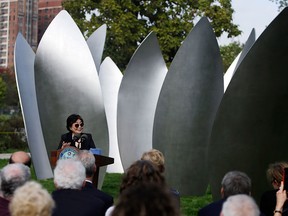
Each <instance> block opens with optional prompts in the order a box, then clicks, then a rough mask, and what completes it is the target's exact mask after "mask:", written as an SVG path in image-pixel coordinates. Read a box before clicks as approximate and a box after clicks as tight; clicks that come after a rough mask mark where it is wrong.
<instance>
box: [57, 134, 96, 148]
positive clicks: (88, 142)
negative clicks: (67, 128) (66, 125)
mask: <svg viewBox="0 0 288 216" xmlns="http://www.w3.org/2000/svg"><path fill="white" fill-rule="evenodd" d="M83 135H85V138H83V139H82V143H81V148H80V149H81V150H83V149H85V150H89V149H90V148H95V144H94V141H93V139H92V135H91V134H89V133H81V134H80V136H83ZM63 142H70V143H71V144H70V146H74V147H76V146H75V141H74V140H73V139H72V133H71V132H69V133H66V134H62V135H61V140H60V142H59V145H58V148H57V149H61V147H62V143H63Z"/></svg>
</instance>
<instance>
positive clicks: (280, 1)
mask: <svg viewBox="0 0 288 216" xmlns="http://www.w3.org/2000/svg"><path fill="white" fill-rule="evenodd" d="M270 1H272V2H275V3H276V4H277V5H278V7H279V10H281V9H283V8H284V7H287V6H288V0H270Z"/></svg>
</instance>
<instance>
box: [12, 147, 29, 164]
mask: <svg viewBox="0 0 288 216" xmlns="http://www.w3.org/2000/svg"><path fill="white" fill-rule="evenodd" d="M12 163H22V164H24V165H26V166H28V167H31V157H30V155H29V154H28V153H26V152H24V151H17V152H14V153H13V154H12V155H11V156H10V158H9V164H12Z"/></svg>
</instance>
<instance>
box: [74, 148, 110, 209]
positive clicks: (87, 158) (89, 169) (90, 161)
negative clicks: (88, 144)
mask: <svg viewBox="0 0 288 216" xmlns="http://www.w3.org/2000/svg"><path fill="white" fill-rule="evenodd" d="M77 157H78V159H79V160H80V161H81V163H82V164H83V166H84V167H85V170H86V179H85V185H84V187H83V188H82V191H83V192H85V193H86V194H90V195H93V196H95V197H96V198H99V199H101V200H102V201H103V202H104V204H105V211H106V210H107V209H108V208H109V207H110V206H112V205H113V203H114V201H113V197H112V196H110V195H109V194H107V193H104V192H103V191H101V190H98V189H97V188H96V187H95V186H94V185H93V183H92V180H93V175H94V174H95V172H96V169H97V167H96V164H95V157H94V155H93V154H92V153H91V152H90V151H87V150H81V151H79V153H78V155H77Z"/></svg>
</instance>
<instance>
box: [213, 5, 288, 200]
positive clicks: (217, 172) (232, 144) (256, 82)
mask: <svg viewBox="0 0 288 216" xmlns="http://www.w3.org/2000/svg"><path fill="white" fill-rule="evenodd" d="M287 19H288V8H285V9H284V10H283V11H282V12H281V13H280V14H279V15H278V16H277V17H276V18H275V19H274V20H273V21H272V23H271V24H270V25H269V26H268V27H267V28H266V29H265V31H264V32H263V33H262V34H261V35H260V37H259V38H258V39H257V40H256V42H255V43H254V45H253V46H252V47H251V49H250V50H249V52H248V53H247V55H246V56H245V58H244V59H243V61H242V62H241V64H240V65H239V67H238V69H237V70H236V73H235V74H234V77H233V79H232V80H231V82H230V84H229V87H228V89H227V90H226V92H225V95H224V97H223V99H222V102H221V105H220V106H219V110H218V113H217V116H216V119H215V123H214V126H213V131H212V135H211V143H210V147H209V155H208V161H209V166H210V176H211V180H210V181H211V182H210V183H211V190H212V195H213V197H214V198H215V199H217V198H218V197H219V196H220V194H219V190H220V187H221V186H220V183H221V179H222V177H223V176H224V175H225V173H226V172H227V171H230V170H241V171H244V172H246V173H247V174H248V175H249V176H250V177H251V179H252V184H253V186H252V195H253V197H255V198H256V199H259V197H260V195H261V194H262V193H263V192H264V191H265V190H267V189H268V188H269V187H271V186H270V185H269V184H268V182H267V181H266V175H265V173H266V169H267V167H268V164H269V163H272V162H275V161H282V160H287V151H288V147H287V143H288V133H287V131H288V85H287V83H288V73H287V47H288V37H287V35H288V22H287Z"/></svg>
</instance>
